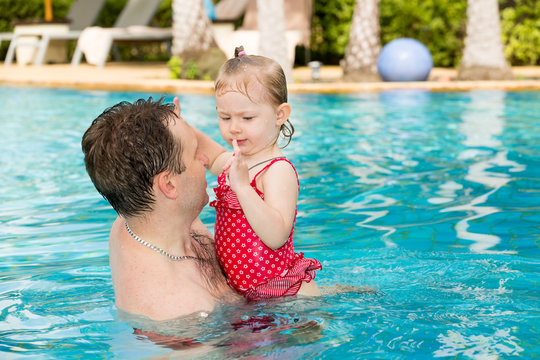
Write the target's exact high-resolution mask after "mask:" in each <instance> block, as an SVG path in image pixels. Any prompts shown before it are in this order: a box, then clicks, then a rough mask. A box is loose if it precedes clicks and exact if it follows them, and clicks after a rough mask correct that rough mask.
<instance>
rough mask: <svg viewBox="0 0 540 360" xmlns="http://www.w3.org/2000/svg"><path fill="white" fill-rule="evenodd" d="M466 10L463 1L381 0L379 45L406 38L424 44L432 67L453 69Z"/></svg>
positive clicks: (462, 36)
mask: <svg viewBox="0 0 540 360" xmlns="http://www.w3.org/2000/svg"><path fill="white" fill-rule="evenodd" d="M466 9H467V1H466V0H448V1H444V0H381V5H380V24H381V45H382V46H384V45H385V44H386V43H388V42H390V41H392V40H394V39H397V38H401V37H410V38H413V39H416V40H418V41H420V42H421V43H423V44H424V45H426V47H427V48H428V49H429V51H430V52H431V55H432V57H433V63H434V65H435V66H441V67H453V66H456V65H457V64H458V63H459V60H460V56H461V50H462V47H463V39H464V37H465V24H466Z"/></svg>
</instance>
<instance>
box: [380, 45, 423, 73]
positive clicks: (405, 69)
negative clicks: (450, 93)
mask: <svg viewBox="0 0 540 360" xmlns="http://www.w3.org/2000/svg"><path fill="white" fill-rule="evenodd" d="M377 68H378V70H379V75H380V76H381V78H382V79H383V80H384V81H425V80H427V78H428V76H429V72H430V71H431V69H432V68H433V59H432V58H431V53H430V52H429V50H428V48H427V47H425V45H424V44H422V43H421V42H420V41H418V40H415V39H410V38H401V39H395V40H392V41H390V42H389V43H388V44H386V45H385V46H384V47H383V48H382V50H381V52H380V53H379V59H378V60H377Z"/></svg>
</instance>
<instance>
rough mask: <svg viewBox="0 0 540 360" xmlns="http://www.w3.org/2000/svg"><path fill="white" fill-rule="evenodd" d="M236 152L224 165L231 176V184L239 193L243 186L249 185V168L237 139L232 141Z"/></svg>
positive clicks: (229, 176)
mask: <svg viewBox="0 0 540 360" xmlns="http://www.w3.org/2000/svg"><path fill="white" fill-rule="evenodd" d="M232 145H233V149H234V154H233V156H231V158H230V159H229V160H228V161H227V163H226V164H225V166H223V171H225V172H226V174H227V177H228V178H229V185H230V187H231V189H232V191H234V192H235V193H238V190H240V189H241V188H242V187H243V186H249V170H248V167H247V164H246V162H245V159H244V157H243V156H242V150H240V148H239V147H238V143H237V142H236V140H233V141H232Z"/></svg>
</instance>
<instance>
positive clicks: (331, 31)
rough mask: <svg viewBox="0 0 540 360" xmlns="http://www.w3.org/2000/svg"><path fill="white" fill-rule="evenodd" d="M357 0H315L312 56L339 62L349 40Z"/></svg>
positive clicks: (325, 61)
mask: <svg viewBox="0 0 540 360" xmlns="http://www.w3.org/2000/svg"><path fill="white" fill-rule="evenodd" d="M354 4H355V0H314V1H313V19H312V36H311V58H312V60H320V61H322V62H323V63H325V64H337V63H339V60H340V59H342V58H343V56H344V55H345V48H346V47H347V42H348V41H349V31H350V28H351V19H352V14H353V11H354Z"/></svg>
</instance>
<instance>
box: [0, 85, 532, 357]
mask: <svg viewBox="0 0 540 360" xmlns="http://www.w3.org/2000/svg"><path fill="white" fill-rule="evenodd" d="M148 96H154V97H159V96H161V94H147V93H134V92H129V93H126V92H124V93H121V92H101V91H71V90H58V89H54V90H53V89H31V88H15V87H3V88H0V104H1V106H0V130H1V135H2V141H0V179H2V186H1V187H0V204H1V205H0V357H1V358H7V359H18V358H21V359H44V358H47V359H52V358H59V359H60V358H61V359H72V358H89V359H114V358H118V359H124V358H152V357H155V356H159V355H168V354H169V353H170V352H171V351H173V350H172V349H171V348H170V346H164V345H163V344H156V343H155V342H153V341H150V340H149V339H148V338H147V337H146V336H144V335H137V334H133V329H132V327H130V326H129V325H128V323H126V320H125V319H124V318H122V317H121V316H120V315H121V314H118V313H117V312H116V309H115V307H114V294H113V291H112V286H111V280H110V276H109V268H108V257H107V235H108V230H109V225H110V223H111V222H112V220H113V219H114V217H115V214H114V212H113V211H112V210H111V208H110V207H109V206H108V204H107V203H106V202H105V201H104V200H103V199H102V198H100V196H99V195H98V194H97V192H96V191H95V190H94V188H93V186H92V184H91V183H90V181H89V179H88V178H87V176H86V173H85V170H84V166H83V161H82V154H81V151H80V139H81V135H82V133H83V132H84V131H85V130H86V128H87V127H88V125H89V123H90V121H91V120H92V119H93V118H94V117H95V116H97V115H98V114H99V113H100V112H101V111H102V110H103V109H105V108H106V107H108V106H110V105H113V104H115V103H117V102H119V101H121V100H129V101H132V100H135V99H137V98H140V97H148ZM168 99H169V100H172V96H170V95H169V96H168ZM290 102H291V104H292V108H293V116H292V121H293V124H294V125H295V127H296V131H297V132H296V136H295V137H294V139H293V142H292V143H291V145H290V146H289V147H288V148H287V149H286V153H287V155H288V157H289V159H291V160H292V161H293V162H294V163H295V164H296V166H297V169H298V172H299V175H300V182H301V192H300V201H299V215H298V222H297V231H296V238H295V241H296V248H297V249H298V250H299V251H303V252H305V253H306V255H307V256H310V257H316V258H317V259H319V260H320V261H321V262H322V263H323V267H324V270H323V271H322V272H320V273H319V274H318V275H317V282H318V284H319V285H320V286H323V287H325V288H327V289H330V288H332V287H333V286H335V285H355V286H369V287H371V288H375V289H378V290H379V293H378V294H377V295H373V294H359V293H356V292H337V293H336V292H329V293H328V294H327V295H325V296H323V297H322V298H320V299H295V300H288V301H281V302H276V303H268V304H258V305H252V306H245V307H240V308H218V309H217V310H216V311H215V312H214V313H212V314H210V315H209V316H208V317H199V316H194V317H192V318H189V319H183V320H181V321H173V322H168V323H163V324H151V325H152V326H155V327H157V328H160V329H162V330H163V331H164V332H166V333H169V334H173V335H180V334H181V335H186V334H188V335H193V336H196V337H197V338H198V339H200V340H201V341H202V342H204V344H205V345H204V346H200V347H184V348H183V349H180V350H177V352H176V354H177V355H179V357H189V358H197V357H199V358H204V359H206V358H216V359H226V358H230V359H234V358H238V357H248V356H253V357H254V358H259V357H262V358H274V359H292V358H305V359H320V358H325V359H335V358H339V359H369V358H373V359H399V358H401V359H412V358H414V359H422V358H463V359H465V358H473V359H496V358H518V357H519V358H538V357H539V356H540V344H539V337H540V336H539V335H540V334H539V331H540V329H539V323H540V321H539V320H540V301H539V295H540V294H539V287H538V283H539V281H540V276H539V265H540V250H539V241H540V93H539V92H501V91H475V92H453V93H432V92H424V91H393V92H382V93H372V94H370V93H365V94H348V95H316V94H310V95H296V94H295V95H292V96H291V101H290ZM181 103H182V106H183V113H184V114H185V117H186V118H187V119H188V120H189V121H191V122H192V123H193V124H195V125H196V126H198V127H199V128H201V129H203V130H204V131H206V132H208V133H209V134H210V135H211V136H213V137H214V138H215V139H219V132H218V130H217V126H216V120H215V110H214V106H215V105H214V100H213V98H212V97H210V96H196V95H190V96H185V95H182V96H181ZM208 181H209V183H210V185H211V186H213V185H215V183H216V179H215V178H213V177H211V176H209V177H208ZM208 191H209V194H211V193H212V192H211V190H210V189H209V190H208ZM203 221H204V222H205V223H207V224H209V225H212V222H213V212H212V211H211V210H210V209H209V208H206V209H205V211H204V213H203ZM316 324H321V326H317V325H316ZM147 325H148V324H147ZM169 345H170V344H169Z"/></svg>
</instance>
